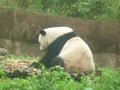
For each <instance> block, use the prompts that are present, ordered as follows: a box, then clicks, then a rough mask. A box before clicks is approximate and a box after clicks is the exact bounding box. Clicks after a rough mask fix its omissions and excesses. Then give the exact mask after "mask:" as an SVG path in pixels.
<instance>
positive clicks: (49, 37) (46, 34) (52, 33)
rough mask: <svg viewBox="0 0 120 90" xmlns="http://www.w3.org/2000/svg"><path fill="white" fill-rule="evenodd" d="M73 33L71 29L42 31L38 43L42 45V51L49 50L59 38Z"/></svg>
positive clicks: (61, 28) (47, 29) (53, 28)
mask: <svg viewBox="0 0 120 90" xmlns="http://www.w3.org/2000/svg"><path fill="white" fill-rule="evenodd" d="M69 32H73V30H72V29H71V28H69V27H52V28H46V29H44V30H40V34H39V37H38V41H39V43H40V51H45V50H47V48H48V46H49V45H50V44H51V43H52V42H53V41H54V40H56V39H57V38H58V37H60V36H62V35H64V34H67V33H69Z"/></svg>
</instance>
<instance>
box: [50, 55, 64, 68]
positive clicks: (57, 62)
mask: <svg viewBox="0 0 120 90" xmlns="http://www.w3.org/2000/svg"><path fill="white" fill-rule="evenodd" d="M56 65H59V66H61V67H64V61H63V60H62V58H60V57H55V58H54V59H53V60H52V61H51V63H50V67H54V66H56Z"/></svg>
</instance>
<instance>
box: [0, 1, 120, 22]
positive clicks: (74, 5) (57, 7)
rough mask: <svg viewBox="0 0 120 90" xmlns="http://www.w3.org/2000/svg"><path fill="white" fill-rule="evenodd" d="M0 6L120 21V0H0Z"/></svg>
mask: <svg viewBox="0 0 120 90" xmlns="http://www.w3.org/2000/svg"><path fill="white" fill-rule="evenodd" d="M0 7H7V8H13V9H20V10H27V11H34V12H40V13H47V14H55V15H64V16H70V17H78V18H82V19H92V20H104V21H105V20H107V21H116V22H120V0H0Z"/></svg>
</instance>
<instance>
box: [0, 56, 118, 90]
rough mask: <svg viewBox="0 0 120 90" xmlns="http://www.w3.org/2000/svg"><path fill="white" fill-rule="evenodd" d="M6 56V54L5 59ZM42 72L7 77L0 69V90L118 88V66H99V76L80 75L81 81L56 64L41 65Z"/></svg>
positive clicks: (14, 57) (103, 89) (116, 89)
mask: <svg viewBox="0 0 120 90" xmlns="http://www.w3.org/2000/svg"><path fill="white" fill-rule="evenodd" d="M7 58H8V56H6V59H7ZM9 58H11V59H15V60H17V59H21V60H22V59H30V60H31V59H38V57H37V58H35V57H29V56H28V57H27V56H24V57H23V56H17V57H16V56H12V55H9ZM41 69H42V71H43V72H42V74H40V75H33V76H29V77H27V78H13V79H11V78H8V77H6V75H5V73H4V72H3V71H2V70H0V76H1V78H0V90H120V68H118V69H115V68H110V67H101V68H99V69H100V70H102V75H101V76H94V75H90V76H82V77H81V81H80V82H78V81H75V80H73V79H72V78H71V76H70V75H69V74H68V73H66V72H65V71H64V69H63V68H61V67H59V66H56V67H53V68H51V69H46V68H45V67H44V66H42V67H41Z"/></svg>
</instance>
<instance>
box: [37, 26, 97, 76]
mask: <svg viewBox="0 0 120 90" xmlns="http://www.w3.org/2000/svg"><path fill="white" fill-rule="evenodd" d="M38 41H39V43H40V51H46V54H45V56H44V57H43V58H42V59H41V60H40V61H39V62H40V63H43V64H44V65H45V66H46V67H47V68H50V67H53V66H56V65H59V66H61V67H63V68H64V69H65V71H67V72H68V73H70V74H73V73H85V74H88V73H92V72H94V70H95V64H94V61H93V55H92V52H91V50H90V48H89V46H88V45H87V44H86V43H85V42H84V41H83V40H82V39H81V38H80V37H79V36H78V35H76V34H75V32H74V30H73V29H71V28H70V27H50V28H46V29H44V30H40V34H39V37H38Z"/></svg>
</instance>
